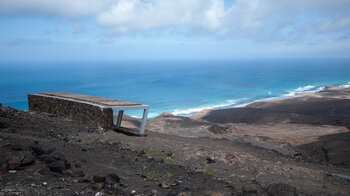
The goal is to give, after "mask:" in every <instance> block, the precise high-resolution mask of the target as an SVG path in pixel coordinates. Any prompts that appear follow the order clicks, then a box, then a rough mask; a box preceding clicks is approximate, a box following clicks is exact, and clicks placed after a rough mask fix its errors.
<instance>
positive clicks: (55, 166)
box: [47, 161, 66, 174]
mask: <svg viewBox="0 0 350 196" xmlns="http://www.w3.org/2000/svg"><path fill="white" fill-rule="evenodd" d="M47 167H48V168H49V169H50V170H51V171H53V172H57V173H61V174H63V170H64V169H66V165H65V163H64V162H63V161H53V162H51V163H49V164H47Z"/></svg>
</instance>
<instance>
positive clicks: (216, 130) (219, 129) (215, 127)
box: [209, 125, 229, 134]
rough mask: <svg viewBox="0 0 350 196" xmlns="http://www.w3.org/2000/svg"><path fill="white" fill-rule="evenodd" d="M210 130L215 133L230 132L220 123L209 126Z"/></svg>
mask: <svg viewBox="0 0 350 196" xmlns="http://www.w3.org/2000/svg"><path fill="white" fill-rule="evenodd" d="M209 131H210V132H212V133H214V134H225V133H229V132H228V131H227V130H226V128H225V127H222V126H219V125H212V126H210V127H209Z"/></svg>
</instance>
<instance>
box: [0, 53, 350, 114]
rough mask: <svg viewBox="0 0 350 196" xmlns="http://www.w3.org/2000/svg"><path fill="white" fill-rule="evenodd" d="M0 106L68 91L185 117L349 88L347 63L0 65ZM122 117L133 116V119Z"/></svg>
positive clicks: (24, 106)
mask: <svg viewBox="0 0 350 196" xmlns="http://www.w3.org/2000/svg"><path fill="white" fill-rule="evenodd" d="M0 68H1V78H0V102H1V103H2V104H3V105H4V106H11V107H14V108H17V109H22V110H26V109H28V103H27V94H30V93H39V92H57V91H64V92H73V93H82V94H88V95H94V96H101V97H107V98H115V99H121V100H127V101H133V102H139V103H144V104H149V105H151V110H150V117H154V116H157V115H159V114H160V113H162V112H170V113H173V114H177V115H185V116H186V115H190V114H193V113H194V112H198V111H200V110H202V109H205V108H211V109H220V108H227V107H237V106H241V105H244V104H247V103H250V102H253V101H256V100H266V99H267V100H268V99H275V98H281V97H288V96H293V95H296V94H300V93H305V92H313V91H318V90H321V89H322V88H323V87H325V86H329V85H335V86H346V85H349V86H350V83H349V82H350V60H346V59H337V60H334V59H329V60H324V59H323V60H310V59H308V60H302V59H299V60H288V59H284V60H235V61H219V60H218V61H120V62H55V63H53V62H47V63H43V62H41V63H5V62H2V63H0ZM129 114H130V115H133V116H141V111H140V112H136V113H135V112H132V113H130V112H129Z"/></svg>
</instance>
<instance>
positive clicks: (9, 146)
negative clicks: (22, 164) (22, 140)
mask: <svg viewBox="0 0 350 196" xmlns="http://www.w3.org/2000/svg"><path fill="white" fill-rule="evenodd" d="M3 147H4V148H7V149H11V150H14V151H21V150H23V147H22V146H21V145H20V144H5V145H3Z"/></svg>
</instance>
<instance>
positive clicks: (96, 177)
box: [92, 175, 106, 183]
mask: <svg viewBox="0 0 350 196" xmlns="http://www.w3.org/2000/svg"><path fill="white" fill-rule="evenodd" d="M92 179H93V180H94V182H97V183H101V182H104V181H105V180H106V176H101V175H95V176H93V177H92Z"/></svg>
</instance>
